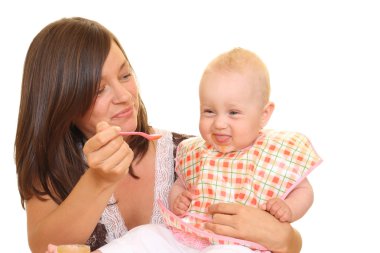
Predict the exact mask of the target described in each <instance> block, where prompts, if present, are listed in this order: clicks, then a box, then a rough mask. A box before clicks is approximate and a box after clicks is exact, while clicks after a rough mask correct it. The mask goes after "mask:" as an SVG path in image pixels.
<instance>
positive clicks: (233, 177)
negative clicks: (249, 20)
mask: <svg viewBox="0 0 380 253" xmlns="http://www.w3.org/2000/svg"><path fill="white" fill-rule="evenodd" d="M269 96H270V82H269V75H268V72H267V69H266V67H265V65H264V63H263V62H262V61H261V60H260V59H259V57H258V56H257V55H255V54H254V53H252V52H250V51H248V50H245V49H242V48H236V49H233V50H231V51H229V52H226V53H223V54H221V55H220V56H218V57H217V58H216V59H214V60H213V61H212V62H211V63H210V64H209V65H208V66H207V68H206V70H205V71H204V73H203V76H202V79H201V82H200V87H199V99H200V121H199V130H200V133H201V136H202V138H201V137H195V138H191V139H188V140H185V141H184V142H182V143H180V145H179V146H178V150H177V160H176V172H177V174H178V179H177V180H176V182H175V184H174V185H173V187H172V190H171V193H170V209H171V211H172V212H173V213H174V214H175V215H177V216H180V217H181V218H179V217H177V216H175V215H172V214H171V213H170V212H168V211H166V210H164V214H165V220H166V223H167V224H168V225H169V226H170V227H171V228H172V229H173V230H174V231H175V232H176V234H177V237H181V240H182V242H184V243H188V244H189V245H196V243H195V242H194V241H197V240H195V238H194V235H196V236H198V237H199V238H201V239H199V240H198V242H199V241H201V243H200V246H199V247H201V248H202V247H205V246H207V244H209V243H213V244H220V243H221V244H231V243H232V244H243V245H246V246H249V247H257V246H258V245H252V244H250V243H248V242H247V243H245V242H241V240H233V239H231V240H230V239H227V238H221V237H220V236H214V235H213V234H211V233H208V232H207V231H204V229H203V225H204V223H205V222H206V221H207V220H208V219H209V218H208V217H207V208H208V206H210V205H211V204H215V203H218V202H235V203H240V204H242V205H252V206H256V207H260V208H262V209H264V210H266V211H268V212H269V213H271V214H272V215H273V216H275V217H276V218H277V219H278V220H280V221H282V222H293V221H295V220H298V219H299V218H301V217H302V216H303V215H304V214H305V213H306V211H307V210H308V209H309V208H310V206H311V205H312V203H313V190H312V187H311V185H310V183H309V181H308V180H307V178H306V176H307V175H308V174H309V173H310V172H311V171H312V170H313V169H314V168H315V167H316V166H317V165H318V164H319V163H320V162H321V159H320V157H319V156H318V154H317V153H316V152H315V151H314V149H313V147H312V145H311V144H310V142H309V140H308V139H307V138H306V137H305V136H304V135H302V134H300V133H296V132H286V131H273V130H266V129H264V127H265V125H266V124H267V122H268V121H269V119H270V117H271V115H272V112H273V110H274V103H272V102H270V100H269ZM180 231H182V232H183V233H179V232H180ZM178 234H181V236H178ZM186 237H188V238H189V240H186ZM205 239H206V240H205ZM186 241H187V242H186Z"/></svg>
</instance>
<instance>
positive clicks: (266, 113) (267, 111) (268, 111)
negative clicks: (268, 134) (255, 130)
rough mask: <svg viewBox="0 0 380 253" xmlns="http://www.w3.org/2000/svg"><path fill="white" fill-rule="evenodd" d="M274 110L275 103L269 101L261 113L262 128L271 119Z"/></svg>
mask: <svg viewBox="0 0 380 253" xmlns="http://www.w3.org/2000/svg"><path fill="white" fill-rule="evenodd" d="M273 111H274V103H273V102H268V103H267V104H266V105H265V107H264V109H263V113H262V115H261V128H264V127H265V126H266V124H267V123H268V121H269V120H270V117H271V116H272V113H273Z"/></svg>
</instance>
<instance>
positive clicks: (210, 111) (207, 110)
mask: <svg viewBox="0 0 380 253" xmlns="http://www.w3.org/2000/svg"><path fill="white" fill-rule="evenodd" d="M203 113H206V114H211V113H213V111H212V110H210V109H205V110H203Z"/></svg>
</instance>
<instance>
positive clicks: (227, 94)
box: [199, 71, 265, 153]
mask: <svg viewBox="0 0 380 253" xmlns="http://www.w3.org/2000/svg"><path fill="white" fill-rule="evenodd" d="M256 81H257V80H255V78H253V80H252V77H251V76H249V75H246V74H242V73H238V72H226V71H223V72H221V71H214V72H211V73H208V74H207V76H205V77H204V78H203V79H202V83H201V85H200V89H199V98H200V121H199V130H200V133H201V135H202V137H203V138H204V139H205V140H206V142H208V143H209V144H211V145H213V146H214V147H215V148H216V149H217V150H219V151H220V152H223V153H227V152H231V151H236V150H240V149H243V148H246V147H248V146H250V145H252V144H253V143H254V141H255V140H256V138H257V137H258V135H259V131H260V130H261V128H262V127H264V125H265V122H264V121H263V116H264V114H265V110H264V106H263V102H262V99H260V96H261V92H260V90H259V85H255V83H254V82H256Z"/></svg>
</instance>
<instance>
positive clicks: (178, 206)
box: [172, 190, 193, 216]
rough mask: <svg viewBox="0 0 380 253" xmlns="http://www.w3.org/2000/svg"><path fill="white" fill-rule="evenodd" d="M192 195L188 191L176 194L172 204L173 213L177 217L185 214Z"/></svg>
mask: <svg viewBox="0 0 380 253" xmlns="http://www.w3.org/2000/svg"><path fill="white" fill-rule="evenodd" d="M192 197H193V195H192V194H191V193H190V192H189V191H186V190H185V191H183V192H182V193H180V194H178V196H177V198H176V199H175V200H174V203H173V210H172V211H173V213H174V214H175V215H177V216H182V215H184V214H185V213H186V211H187V209H188V208H189V206H190V203H191V200H192Z"/></svg>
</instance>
